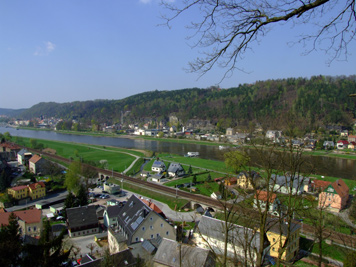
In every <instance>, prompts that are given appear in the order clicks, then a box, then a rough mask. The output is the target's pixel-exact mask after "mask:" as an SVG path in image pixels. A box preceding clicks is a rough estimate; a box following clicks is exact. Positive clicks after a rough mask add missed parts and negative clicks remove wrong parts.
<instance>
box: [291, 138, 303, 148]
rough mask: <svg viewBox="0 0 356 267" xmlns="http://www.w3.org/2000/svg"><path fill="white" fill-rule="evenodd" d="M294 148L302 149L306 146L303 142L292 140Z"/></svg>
mask: <svg viewBox="0 0 356 267" xmlns="http://www.w3.org/2000/svg"><path fill="white" fill-rule="evenodd" d="M292 146H293V148H300V147H302V146H304V142H303V141H302V140H297V139H294V140H292Z"/></svg>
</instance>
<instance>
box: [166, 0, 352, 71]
mask: <svg viewBox="0 0 356 267" xmlns="http://www.w3.org/2000/svg"><path fill="white" fill-rule="evenodd" d="M164 6H165V7H166V9H167V11H168V12H169V15H165V16H164V17H163V19H164V20H165V21H166V23H167V25H168V26H169V27H170V25H171V23H172V21H173V20H175V19H176V18H177V17H179V16H181V15H182V14H183V13H187V12H189V11H190V10H192V9H193V10H194V9H197V10H198V11H197V12H196V13H195V21H194V22H192V23H191V25H190V28H191V29H192V30H193V34H192V36H191V37H190V39H192V41H193V46H194V47H201V48H202V49H203V54H204V57H199V58H197V59H196V60H195V61H193V62H191V63H190V64H189V70H190V71H192V72H200V73H202V74H205V73H207V72H208V71H209V70H211V69H212V68H213V67H214V66H216V65H218V66H220V67H222V68H224V69H226V72H225V75H224V77H226V76H227V75H230V74H231V73H232V72H233V70H234V69H240V70H243V69H242V68H241V67H238V62H239V60H240V59H241V58H242V57H243V56H244V55H245V53H246V52H248V51H249V50H251V48H252V47H253V45H254V44H256V43H257V44H258V42H259V41H261V39H262V38H263V36H265V35H266V34H267V32H268V31H269V30H271V29H273V27H272V25H274V26H277V25H282V24H286V23H290V25H291V26H299V25H301V26H302V27H303V25H304V24H306V25H312V26H313V28H312V29H313V30H311V32H306V33H305V34H304V35H303V36H301V37H300V39H299V40H298V42H300V43H302V44H303V45H306V44H308V43H309V42H311V47H307V48H306V52H307V53H309V52H311V51H313V50H317V49H320V50H324V51H326V52H327V53H328V54H329V63H330V62H332V61H333V60H334V59H336V58H340V57H344V58H347V52H348V49H347V48H348V45H349V44H350V43H351V42H352V41H354V40H355V34H356V31H355V26H356V14H355V12H354V9H355V0H345V1H343V2H342V4H341V3H340V4H339V5H338V4H337V2H336V1H331V0H309V1H297V0H292V1H285V0H277V1H274V2H273V3H271V2H270V1H266V0H257V1H253V2H250V1H242V2H238V1H234V0H223V1H214V0H211V1H202V0H185V1H182V2H178V3H177V4H172V2H171V1H166V2H165V3H164ZM196 14H199V15H200V17H199V15H196ZM197 16H198V17H197Z"/></svg>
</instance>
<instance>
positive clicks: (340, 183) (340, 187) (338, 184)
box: [331, 179, 349, 197]
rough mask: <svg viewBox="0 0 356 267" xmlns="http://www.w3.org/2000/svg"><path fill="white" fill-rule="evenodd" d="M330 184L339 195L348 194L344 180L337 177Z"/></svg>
mask: <svg viewBox="0 0 356 267" xmlns="http://www.w3.org/2000/svg"><path fill="white" fill-rule="evenodd" d="M331 186H332V187H333V188H334V189H335V191H336V193H337V194H338V195H340V196H341V197H345V196H347V195H348V194H349V187H348V186H347V185H346V184H345V182H344V180H342V179H337V180H336V181H335V182H333V183H332V184H331Z"/></svg>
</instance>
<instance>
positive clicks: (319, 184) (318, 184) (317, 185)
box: [311, 179, 331, 191]
mask: <svg viewBox="0 0 356 267" xmlns="http://www.w3.org/2000/svg"><path fill="white" fill-rule="evenodd" d="M311 184H312V187H313V188H314V190H320V191H323V190H324V189H325V188H326V187H328V186H329V185H330V184H331V182H329V181H323V180H317V179H314V180H312V181H311Z"/></svg>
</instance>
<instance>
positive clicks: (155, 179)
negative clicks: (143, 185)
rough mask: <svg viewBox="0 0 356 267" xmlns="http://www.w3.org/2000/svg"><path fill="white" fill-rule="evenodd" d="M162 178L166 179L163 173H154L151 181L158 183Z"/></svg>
mask: <svg viewBox="0 0 356 267" xmlns="http://www.w3.org/2000/svg"><path fill="white" fill-rule="evenodd" d="M162 180H167V179H165V175H164V174H163V173H156V174H154V175H152V177H151V181H152V182H156V183H160V182H162Z"/></svg>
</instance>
